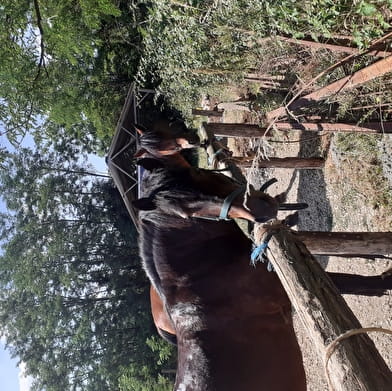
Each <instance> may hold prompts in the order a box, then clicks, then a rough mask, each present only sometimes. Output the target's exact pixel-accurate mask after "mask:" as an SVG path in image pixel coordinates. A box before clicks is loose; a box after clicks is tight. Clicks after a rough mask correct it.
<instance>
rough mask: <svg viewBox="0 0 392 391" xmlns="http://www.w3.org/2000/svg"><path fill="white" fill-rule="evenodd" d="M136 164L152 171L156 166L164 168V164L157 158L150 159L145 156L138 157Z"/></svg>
mask: <svg viewBox="0 0 392 391" xmlns="http://www.w3.org/2000/svg"><path fill="white" fill-rule="evenodd" d="M137 164H138V165H139V166H142V167H143V168H144V169H145V170H147V171H153V170H156V169H157V168H164V167H165V165H164V164H163V163H162V162H161V161H159V160H158V159H152V158H148V157H145V158H143V159H139V160H138V161H137Z"/></svg>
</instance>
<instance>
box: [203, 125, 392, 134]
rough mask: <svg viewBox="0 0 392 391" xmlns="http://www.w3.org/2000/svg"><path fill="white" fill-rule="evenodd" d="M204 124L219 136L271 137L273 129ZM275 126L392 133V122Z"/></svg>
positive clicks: (307, 129)
mask: <svg viewBox="0 0 392 391" xmlns="http://www.w3.org/2000/svg"><path fill="white" fill-rule="evenodd" d="M203 126H204V127H205V128H206V130H208V132H210V133H213V134H214V135H215V136H218V137H235V138H237V137H244V138H257V137H267V138H268V137H271V136H272V129H268V128H266V127H261V126H258V125H251V124H228V123H206V122H203ZM274 127H275V128H276V129H277V130H283V131H293V130H296V131H312V132H344V133H348V132H352V133H367V134H383V133H392V122H391V121H385V122H369V123H365V124H361V125H356V124H353V123H325V122H301V123H298V122H276V123H275V124H274Z"/></svg>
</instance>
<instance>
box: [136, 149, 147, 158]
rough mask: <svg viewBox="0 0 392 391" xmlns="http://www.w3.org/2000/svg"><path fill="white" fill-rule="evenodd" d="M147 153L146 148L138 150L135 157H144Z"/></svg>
mask: <svg viewBox="0 0 392 391" xmlns="http://www.w3.org/2000/svg"><path fill="white" fill-rule="evenodd" d="M146 153H147V151H146V150H145V149H144V148H140V149H138V150H137V151H136V152H135V154H134V155H133V157H134V158H138V157H142V156H143V155H144V154H146Z"/></svg>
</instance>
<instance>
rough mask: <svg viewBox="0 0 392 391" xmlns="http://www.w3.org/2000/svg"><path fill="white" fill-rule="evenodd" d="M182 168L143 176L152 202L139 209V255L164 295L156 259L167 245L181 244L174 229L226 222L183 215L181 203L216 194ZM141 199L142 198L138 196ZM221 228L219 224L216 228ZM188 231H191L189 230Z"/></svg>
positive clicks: (156, 170) (203, 200)
mask: <svg viewBox="0 0 392 391" xmlns="http://www.w3.org/2000/svg"><path fill="white" fill-rule="evenodd" d="M191 169H194V168H189V169H188V168H181V169H171V170H168V169H161V168H159V169H155V170H153V171H151V172H149V173H148V174H147V175H146V176H145V177H144V178H143V194H144V195H145V197H144V198H142V199H141V200H147V201H146V202H147V203H150V206H151V209H149V210H140V213H139V218H140V227H141V231H140V255H141V258H142V260H143V267H144V269H145V271H146V273H147V275H148V277H149V278H150V280H151V283H152V285H153V286H154V287H155V289H156V290H157V292H158V293H159V294H160V296H161V297H163V296H162V288H161V280H160V277H159V274H158V272H157V270H156V265H155V261H156V259H157V257H159V256H160V255H161V254H166V253H167V251H168V249H170V248H175V247H176V246H177V245H178V237H177V236H176V234H172V232H173V229H175V231H174V232H178V230H182V229H185V228H189V229H190V230H191V228H190V227H193V226H194V225H195V224H197V225H198V226H200V224H204V225H205V226H206V225H210V224H212V225H214V227H215V228H217V227H216V224H224V225H226V226H227V222H221V223H219V222H216V221H214V222H212V221H208V220H197V221H196V220H195V219H192V218H183V217H180V213H181V211H182V210H183V209H182V207H181V204H182V203H183V202H184V201H186V202H194V203H197V202H202V203H203V202H205V201H208V200H211V199H215V198H216V197H214V196H211V195H205V194H203V193H201V192H200V191H198V190H196V189H195V188H194V186H193V182H192V179H191V175H190V174H189V170H191ZM139 201H140V200H139ZM217 229H219V228H217ZM187 232H188V231H187ZM193 240H196V241H197V240H198V239H197V238H195V237H194V236H192V235H189V236H188V237H187V243H188V245H189V246H192V241H193Z"/></svg>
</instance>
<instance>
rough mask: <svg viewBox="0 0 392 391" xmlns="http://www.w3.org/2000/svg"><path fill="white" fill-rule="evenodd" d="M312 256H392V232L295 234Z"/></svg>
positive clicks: (313, 232) (303, 232)
mask: <svg viewBox="0 0 392 391" xmlns="http://www.w3.org/2000/svg"><path fill="white" fill-rule="evenodd" d="M295 235H296V237H297V238H298V239H299V240H301V241H302V242H304V244H305V245H306V247H307V249H308V250H309V251H310V252H311V253H312V254H318V255H336V256H347V255H351V256H361V255H364V256H369V255H373V256H376V255H388V254H392V232H318V231H312V232H305V231H300V232H295Z"/></svg>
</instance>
